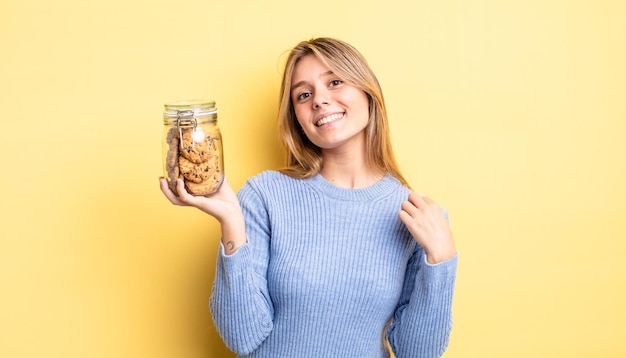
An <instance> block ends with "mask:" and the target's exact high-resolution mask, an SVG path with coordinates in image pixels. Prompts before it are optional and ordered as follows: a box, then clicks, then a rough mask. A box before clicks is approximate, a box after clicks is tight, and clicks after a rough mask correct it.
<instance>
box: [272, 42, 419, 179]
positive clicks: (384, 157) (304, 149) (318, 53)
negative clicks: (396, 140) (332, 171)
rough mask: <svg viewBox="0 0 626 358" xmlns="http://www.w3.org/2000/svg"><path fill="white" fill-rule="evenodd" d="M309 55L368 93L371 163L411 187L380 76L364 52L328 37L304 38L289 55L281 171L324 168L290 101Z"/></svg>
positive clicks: (295, 173) (281, 116) (281, 111)
mask: <svg viewBox="0 0 626 358" xmlns="http://www.w3.org/2000/svg"><path fill="white" fill-rule="evenodd" d="M307 55H314V56H315V57H317V58H318V59H319V60H320V61H322V63H323V64H324V65H325V66H326V67H328V68H329V69H330V70H331V71H333V73H335V74H336V75H337V76H339V77H340V78H341V79H343V80H344V81H347V82H349V83H351V84H352V85H354V86H355V87H357V88H359V89H361V90H362V91H363V92H365V94H366V95H367V98H368V101H369V114H370V117H369V121H368V124H367V127H366V128H365V138H366V140H365V143H366V144H365V145H366V153H367V156H368V158H367V159H368V161H369V164H370V165H372V166H373V167H374V168H377V169H380V170H382V171H383V172H386V173H389V174H390V175H391V176H393V177H395V178H396V179H398V181H400V182H401V183H402V184H404V185H405V186H407V187H408V186H409V185H408V183H407V181H406V180H405V179H404V177H403V176H402V174H401V173H400V169H399V167H398V164H397V162H396V159H395V156H394V154H393V149H392V147H391V140H390V135H389V125H388V122H387V110H386V108H385V101H384V98H383V93H382V89H381V88H380V84H379V83H378V79H377V78H376V76H375V75H374V72H373V71H372V70H371V68H370V67H369V65H368V63H367V61H366V60H365V58H364V57H363V55H361V53H360V52H359V51H357V50H356V49H355V48H354V47H353V46H352V45H350V44H348V43H346V42H344V41H341V40H337V39H333V38H328V37H320V38H314V39H311V40H308V41H302V42H300V43H299V44H298V45H296V46H295V47H294V48H293V49H292V50H291V52H290V53H289V55H288V57H287V62H286V64H285V69H284V73H283V80H282V84H281V89H280V103H279V107H278V133H279V135H280V137H281V138H282V141H283V145H284V147H285V152H286V166H285V167H284V168H282V169H281V170H280V171H281V172H282V173H284V174H286V175H289V176H291V177H294V178H308V177H311V176H313V175H315V174H317V173H319V171H320V169H321V167H322V156H321V150H320V148H319V147H317V146H316V145H314V144H313V143H311V141H309V139H308V138H307V137H306V135H305V134H304V133H303V132H302V130H301V129H300V126H299V124H298V120H297V118H296V113H295V111H294V106H293V102H292V101H291V85H292V77H293V72H294V68H295V66H296V64H297V63H298V61H299V60H300V59H301V58H302V57H304V56H307Z"/></svg>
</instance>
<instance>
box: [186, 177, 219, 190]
mask: <svg viewBox="0 0 626 358" xmlns="http://www.w3.org/2000/svg"><path fill="white" fill-rule="evenodd" d="M222 178H223V177H222V176H221V175H214V176H212V177H210V178H209V179H207V180H205V181H203V182H201V183H193V182H185V186H186V187H187V191H188V192H189V193H190V194H192V195H207V194H211V193H213V192H215V191H216V190H217V189H218V188H219V187H220V185H222Z"/></svg>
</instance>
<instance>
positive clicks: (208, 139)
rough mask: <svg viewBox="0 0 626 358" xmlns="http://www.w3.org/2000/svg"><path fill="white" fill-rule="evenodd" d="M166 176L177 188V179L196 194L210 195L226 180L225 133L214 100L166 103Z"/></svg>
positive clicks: (164, 154)
mask: <svg viewBox="0 0 626 358" xmlns="http://www.w3.org/2000/svg"><path fill="white" fill-rule="evenodd" d="M163 125H164V127H163V138H162V143H163V176H164V177H165V178H166V179H167V180H168V182H169V186H170V189H172V191H173V192H174V193H175V194H176V195H178V193H177V191H176V179H178V178H180V179H183V181H184V182H185V189H186V190H187V191H188V192H189V193H190V194H192V195H195V196H207V195H210V194H212V193H214V192H216V191H217V189H219V187H220V186H221V185H222V182H223V181H224V156H223V149H222V134H221V132H220V129H219V127H218V126H217V108H216V107H215V102H214V101H202V100H190V101H178V102H170V103H166V104H165V109H164V111H163Z"/></svg>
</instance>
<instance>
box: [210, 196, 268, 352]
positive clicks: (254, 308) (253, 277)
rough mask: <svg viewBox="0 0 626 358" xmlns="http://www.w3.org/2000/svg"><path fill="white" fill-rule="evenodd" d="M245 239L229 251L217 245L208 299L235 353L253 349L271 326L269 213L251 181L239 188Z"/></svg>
mask: <svg viewBox="0 0 626 358" xmlns="http://www.w3.org/2000/svg"><path fill="white" fill-rule="evenodd" d="M239 200H240V203H241V208H242V212H243V214H244V216H245V218H246V220H245V222H246V224H245V225H246V227H245V233H246V236H247V238H248V242H247V243H246V244H244V245H242V246H240V247H239V248H238V250H237V251H236V252H234V253H233V254H231V255H228V254H227V253H226V252H225V251H224V249H225V246H224V245H220V251H219V254H218V262H217V268H216V273H215V281H214V282H213V290H212V295H211V299H210V308H211V314H212V316H213V321H214V322H215V326H216V328H217V330H218V332H219V333H220V335H221V337H222V339H224V342H225V343H226V345H227V346H228V347H229V348H230V349H231V350H233V351H235V352H236V353H238V354H248V353H251V352H252V351H254V350H255V349H256V348H257V347H258V346H259V345H260V344H261V343H262V342H263V341H264V340H265V339H266V338H267V336H268V335H269V334H270V332H271V331H272V328H273V316H274V307H273V304H272V301H271V298H270V295H269V290H268V285H267V266H268V262H269V240H270V229H269V217H268V214H267V211H266V209H265V205H264V203H263V201H262V199H261V197H260V196H259V195H258V193H257V192H255V191H254V190H253V189H252V188H251V186H250V185H245V186H244V187H243V188H242V189H241V190H240V191H239Z"/></svg>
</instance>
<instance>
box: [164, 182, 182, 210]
mask: <svg viewBox="0 0 626 358" xmlns="http://www.w3.org/2000/svg"><path fill="white" fill-rule="evenodd" d="M159 184H160V188H161V191H162V192H163V194H165V197H166V198H167V199H168V200H169V201H170V202H171V203H172V204H175V205H184V203H183V202H181V201H180V199H179V198H178V197H177V196H176V194H174V192H172V190H171V189H170V186H169V183H168V182H167V179H165V178H163V177H160V178H159Z"/></svg>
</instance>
